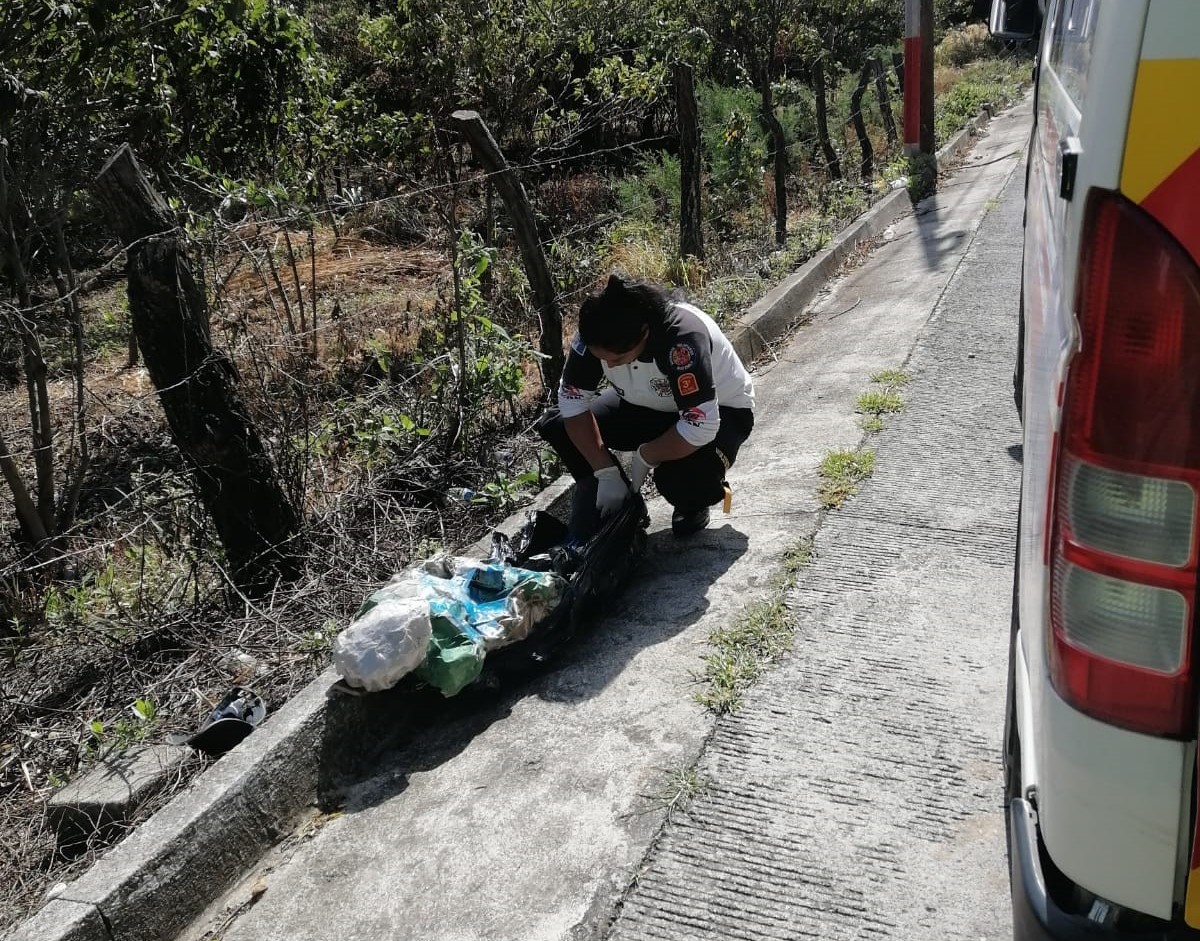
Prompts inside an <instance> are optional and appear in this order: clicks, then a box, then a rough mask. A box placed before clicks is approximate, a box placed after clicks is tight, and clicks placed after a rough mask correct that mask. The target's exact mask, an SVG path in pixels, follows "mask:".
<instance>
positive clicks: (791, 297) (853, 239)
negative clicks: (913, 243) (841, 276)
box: [730, 105, 993, 363]
mask: <svg viewBox="0 0 1200 941" xmlns="http://www.w3.org/2000/svg"><path fill="white" fill-rule="evenodd" d="M992 115H993V108H992V106H991V105H984V110H982V111H980V112H979V114H978V115H977V116H976V117H975V118H974V119H973V120H971V121H970V122H969V123H968V124H967V126H966V127H964V128H963V129H962V130H960V131H959V132H958V133H956V134H955V135H954V136H953V137H951V138H950V140H949V141H947V142H946V144H945V145H944V146H943V147H942V148H941V149H940V150H939V151H938V152H937V165H938V170H939V171H942V170H945V169H946V167H947V166H949V165H950V164H952V163H953V162H954V161H955V160H956V159H957V158H958V156H959V155H960V154H961V153H962V152H963V151H964V150H966V149H967V148H968V146H969V145H970V143H971V141H972V139H973V138H974V137H975V136H976V135H977V134H978V133H979V131H980V129H981V128H983V127H985V126H986V125H987V123H988V121H990V120H991V119H992ZM911 209H912V205H911V203H910V201H909V198H908V192H907V190H906V189H904V188H901V189H897V190H894V191H892V192H891V193H889V194H888V195H887V196H885V197H884V198H883V199H881V200H880V201H879V202H877V203H876V204H875V205H874V206H872V207H871V208H870V209H868V210H867V211H866V212H865V213H863V214H862V215H861V216H859V217H858V218H857V219H855V220H854V221H853V222H851V223H850V224H849V225H848V226H846V228H844V229H842V231H841V232H839V233H838V234H837V235H836V236H835V237H834V239H833V242H832V243H831V244H830V246H829V247H828V248H826V249H823V250H822V251H820V252H819V253H817V254H816V255H814V256H813V257H812V258H811V259H809V260H808V261H807V262H806V263H805V264H804V265H802V266H801V267H800V268H799V269H798V270H797V271H796V272H795V274H792V275H790V276H789V277H787V278H786V279H784V280H783V281H781V282H780V283H779V284H777V285H776V286H775V287H773V288H772V289H771V290H770V291H768V292H767V293H766V294H765V295H764V296H763V297H762V298H760V299H759V300H758V301H757V302H756V303H755V304H754V305H753V306H752V307H751V308H750V309H749V310H748V311H747V312H746V316H745V317H744V318H743V319H742V321H741V323H740V324H739V325H738V326H737V327H735V328H734V330H733V331H732V332H731V333H730V340H732V341H733V347H734V349H736V350H737V352H738V356H740V357H741V358H742V360H743V362H747V363H748V362H752V361H753V360H755V359H757V358H758V357H759V356H760V355H761V354H762V353H763V352H764V351H765V350H766V349H767V347H768V345H769V344H770V343H771V342H773V341H774V340H776V339H778V338H779V337H781V336H783V335H784V334H786V333H787V332H788V331H789V330H790V329H791V328H792V327H793V326H794V325H795V324H796V322H797V321H798V320H800V318H802V317H803V316H804V312H805V310H807V309H808V307H809V306H810V305H811V304H812V302H813V300H814V299H815V298H816V297H817V295H818V294H819V293H820V292H821V291H822V290H823V289H824V288H825V285H826V284H828V283H829V281H830V280H831V279H832V278H833V277H834V275H836V274H837V272H838V269H839V268H840V267H841V266H842V264H843V263H844V262H845V261H846V259H848V258H849V257H850V255H851V253H853V252H854V250H855V249H857V248H858V246H859V245H860V244H862V243H863V242H866V241H868V240H870V239H873V238H876V237H878V236H880V235H882V234H883V232H884V231H885V230H886V229H887V227H888V226H890V225H891V224H892V223H893V222H895V221H896V219H897V218H899V217H900V216H902V215H904V214H905V213H907V212H909V211H910V210H911Z"/></svg>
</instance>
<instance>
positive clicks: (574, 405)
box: [538, 274, 754, 541]
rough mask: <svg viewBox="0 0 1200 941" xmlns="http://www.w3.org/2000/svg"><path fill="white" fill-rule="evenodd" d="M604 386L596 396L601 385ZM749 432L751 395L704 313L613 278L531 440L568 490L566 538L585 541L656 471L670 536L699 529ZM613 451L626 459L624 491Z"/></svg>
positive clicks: (595, 302)
mask: <svg viewBox="0 0 1200 941" xmlns="http://www.w3.org/2000/svg"><path fill="white" fill-rule="evenodd" d="M603 380H607V385H606V386H604V387H603V388H602V387H601V386H602V381H603ZM753 427H754V386H753V383H752V382H751V380H750V376H749V374H748V373H747V372H746V368H745V367H744V366H743V365H742V362H741V360H739V359H738V356H737V353H735V352H734V349H733V346H732V345H731V344H730V342H729V339H728V338H727V337H726V336H725V335H724V334H723V333H722V332H721V329H720V328H719V327H718V326H717V325H716V323H714V322H713V320H712V318H711V317H709V316H708V315H707V314H705V313H704V312H703V311H701V310H699V309H697V308H696V307H693V306H692V305H691V304H686V303H683V302H681V301H676V300H673V299H672V298H671V297H670V296H669V295H668V294H667V292H666V291H664V290H663V289H662V288H661V287H658V286H656V285H653V284H648V283H645V282H635V281H630V280H627V279H626V278H624V277H622V276H620V275H617V274H613V275H611V276H610V277H609V279H608V283H607V285H606V286H605V288H604V290H603V291H602V292H601V293H599V294H597V295H593V296H591V297H589V298H587V299H586V300H585V301H584V302H583V304H582V306H581V307H580V309H579V331H578V333H577V334H576V336H575V338H574V340H573V341H572V342H571V349H570V351H569V352H568V354H567V361H566V366H565V368H564V370H563V377H562V382H561V383H560V385H559V389H558V406H557V407H556V408H551V409H549V410H548V411H547V412H546V414H545V415H543V416H542V418H541V420H540V421H539V422H538V431H539V432H540V433H541V435H542V437H543V438H545V439H546V440H547V441H548V442H549V443H550V445H551V446H552V447H553V448H554V450H555V451H557V452H558V455H559V457H560V458H561V459H562V462H563V463H564V464H565V465H566V467H567V469H568V470H570V472H571V474H572V475H573V476H574V478H575V480H576V488H575V503H574V505H573V506H572V510H571V522H570V530H571V536H572V537H573V538H574V539H575V540H577V541H582V540H585V539H587V538H588V537H589V536H590V535H591V534H592V533H593V532H594V531H595V529H596V527H597V526H598V525H599V520H600V519H601V518H603V517H604V516H606V515H608V514H609V513H612V512H614V511H616V510H618V509H619V508H620V507H621V506H622V505H623V504H624V502H625V498H626V497H627V496H628V494H629V486H630V485H632V487H633V489H634V490H635V491H637V490H640V489H641V486H642V484H643V483H644V482H645V480H646V476H647V475H648V474H649V472H650V471H651V470H654V479H655V483H656V484H657V486H658V492H659V493H660V494H662V496H663V498H664V499H666V501H667V502H668V503H670V504H671V506H672V507H673V508H674V513H673V514H672V516H671V528H672V530H673V531H674V533H675V534H676V535H677V536H688V535H691V534H692V533H694V532H696V531H698V530H701V529H703V528H704V527H705V526H707V525H708V522H709V513H710V507H712V506H713V505H714V504H716V503H719V502H720V501H721V500H722V499H723V497H724V493H725V474H726V472H727V471H728V470H729V468H730V467H732V466H733V462H734V460H736V458H737V454H738V449H739V448H740V447H741V446H742V443H743V442H744V441H745V440H746V439H747V438H748V437H749V435H750V431H751V429H752V428H753ZM610 450H611V451H632V452H635V453H634V455H633V463H632V468H631V473H630V478H631V479H630V481H629V484H627V483H626V480H625V476H624V474H623V473H622V471H621V468H620V467H619V466H618V465H617V463H616V461H615V460H614V458H613V456H612V454H611V453H610Z"/></svg>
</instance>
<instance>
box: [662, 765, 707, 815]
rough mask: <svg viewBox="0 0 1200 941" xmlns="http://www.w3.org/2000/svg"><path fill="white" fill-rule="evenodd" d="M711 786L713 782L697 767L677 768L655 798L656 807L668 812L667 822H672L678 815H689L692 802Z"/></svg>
mask: <svg viewBox="0 0 1200 941" xmlns="http://www.w3.org/2000/svg"><path fill="white" fill-rule="evenodd" d="M711 784H712V782H711V781H709V780H708V778H706V777H704V775H702V774H701V773H700V771H699V770H698V769H697V768H696V766H695V765H691V766H690V767H687V768H676V769H675V770H674V771H672V772H671V773H670V775H669V776H668V778H667V780H666V782H665V783H664V784H663V789H662V791H661V792H660V793H659V794H658V795H657V797H656V798H655V801H654V804H655V807H656V808H659V809H664V810H666V812H667V820H668V821H670V820H671V819H672V818H673V817H674V816H675V815H676V814H681V813H687V810H688V808H689V807H691V806H692V802H693V801H694V800H695V799H696V798H698V797H700V796H702V795H703V794H704V792H705V791H707V790H708V789H709V787H710V786H711Z"/></svg>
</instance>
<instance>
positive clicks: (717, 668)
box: [696, 537, 813, 715]
mask: <svg viewBox="0 0 1200 941" xmlns="http://www.w3.org/2000/svg"><path fill="white" fill-rule="evenodd" d="M812 558H813V547H812V538H811V537H806V538H804V539H802V540H801V541H800V542H798V543H796V544H795V545H794V546H792V547H790V548H789V549H788V550H787V551H786V552H785V553H784V555H783V564H782V568H781V571H780V574H779V575H778V576H777V577H776V579H775V581H774V583H773V585H772V590H771V594H770V595H769V596H768V597H767V598H763V599H761V600H759V601H756V602H754V603H753V604H751V605H750V606H749V607H748V608H747V609H746V611H745V612H744V613H743V614H742V616H741V617H740V618H739V619H738V622H737V623H736V624H734V625H732V626H730V627H724V628H720V629H718V630H716V631H713V632H712V634H710V635H709V638H708V643H709V646H710V647H712V648H713V649H712V652H711V653H709V654H708V656H707V657H705V658H704V675H703V677H702V679H703V682H704V684H705V686H704V689H703V690H701V692H699V693H698V694H697V696H696V700H697V702H699V703H700V704H701V705H703V706H705V707H707V708H708V709H709V710H711V711H712V712H715V713H716V714H717V715H723V714H724V713H727V712H733V711H735V710H736V709H737V708H738V707H739V706H740V705H741V703H742V696H743V694H744V693H745V691H746V689H748V688H749V687H750V686H751V685H752V684H753V683H754V681H755V680H757V679H758V678H759V676H761V675H762V673H763V671H764V670H765V669H766V668H767V666H768V665H769V664H770V663H771V662H772V661H774V660H776V659H778V658H779V657H780V656H782V655H783V654H784V653H785V652H786V651H787V650H788V649H789V648H790V646H791V640H792V632H793V627H792V623H791V618H790V617H789V616H788V609H787V603H786V600H785V599H786V596H787V593H788V592H789V591H790V590H791V589H792V587H793V586H794V585H795V584H796V579H797V578H798V577H799V574H800V572H801V571H802V570H803V569H804V567H805V566H806V565H808V564H809V563H810V562H811V561H812Z"/></svg>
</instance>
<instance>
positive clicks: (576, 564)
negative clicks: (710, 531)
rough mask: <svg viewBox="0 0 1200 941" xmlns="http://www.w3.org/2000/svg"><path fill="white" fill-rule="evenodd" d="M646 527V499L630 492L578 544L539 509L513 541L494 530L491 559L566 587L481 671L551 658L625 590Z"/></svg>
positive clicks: (499, 671)
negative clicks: (551, 576) (558, 579)
mask: <svg viewBox="0 0 1200 941" xmlns="http://www.w3.org/2000/svg"><path fill="white" fill-rule="evenodd" d="M649 525H650V518H649V516H648V515H647V513H646V503H645V501H644V500H643V499H642V497H641V495H640V494H631V495H630V497H629V498H628V499H627V500H626V501H625V505H624V506H623V507H622V508H621V509H620V510H619V511H618V512H616V513H613V514H612V515H611V516H609V517H607V518H606V519H605V520H604V522H603V524H602V525H601V527H600V530H599V531H598V532H597V533H596V535H595V536H593V537H592V538H591V539H589V540H588V541H587V543H585V544H584V545H583V546H580V547H576V546H573V545H571V544H569V543H567V542H565V539H566V536H567V528H566V526H565V525H564V524H563V523H562V522H561V521H559V520H558V519H556V518H555V517H553V516H551V515H550V514H548V513H543V512H541V511H539V512H537V513H536V514H531V515H530V519H529V522H527V523H526V524H525V526H523V527H522V528H521V530H520V531H519V532H518V533H517V534H516V535H515V536H514V537H513V538H512V539H508V540H506V539H504V537H503V536H501V535H500V534H496V536H495V537H493V548H492V552H493V555H492V559H493V561H503V562H509V563H511V564H513V565H518V566H521V567H522V568H529V569H535V570H540V571H548V570H549V571H555V572H557V573H558V574H559V575H561V576H563V577H564V578H566V579H567V581H568V585H567V590H566V591H565V592H564V593H563V597H562V600H561V601H560V602H559V603H558V605H557V606H556V607H555V608H554V610H553V611H552V612H551V613H550V614H549V615H547V617H546V619H545V620H544V621H542V623H541V624H539V625H538V626H537V628H535V629H534V631H533V632H532V633H531V634H530V635H529V637H528V638H526V639H525V640H522V641H519V642H517V643H515V644H511V645H510V646H508V647H502V648H501V649H499V650H496V651H494V652H492V653H491V654H489V655H488V658H487V660H486V661H485V663H484V673H485V674H486V673H489V672H490V673H493V674H495V675H507V674H511V673H514V672H519V671H521V670H522V669H530V668H533V667H536V666H538V665H540V664H543V663H545V662H546V661H547V660H549V659H550V658H551V657H552V656H553V655H554V654H555V653H556V652H557V651H558V649H559V648H560V647H562V646H563V644H565V643H566V642H567V641H569V640H570V639H571V638H572V637H574V636H575V634H576V633H577V632H578V631H579V630H580V629H581V628H582V627H583V626H585V624H586V622H587V621H588V620H589V619H590V618H591V617H593V616H595V615H596V614H597V613H598V612H599V611H600V609H601V607H602V606H603V605H604V604H605V603H606V602H608V601H610V600H611V599H612V598H613V597H615V596H616V595H617V594H618V593H619V592H620V591H621V589H622V588H624V586H625V584H626V582H628V580H629V578H630V576H631V575H632V574H633V571H634V568H635V567H636V565H637V563H638V561H639V560H640V559H641V557H642V556H643V555H644V554H645V550H646V528H647V527H648V526H649ZM497 537H498V538H497ZM497 552H500V553H502V554H500V555H497ZM543 565H547V566H549V568H543V567H542V566H543Z"/></svg>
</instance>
